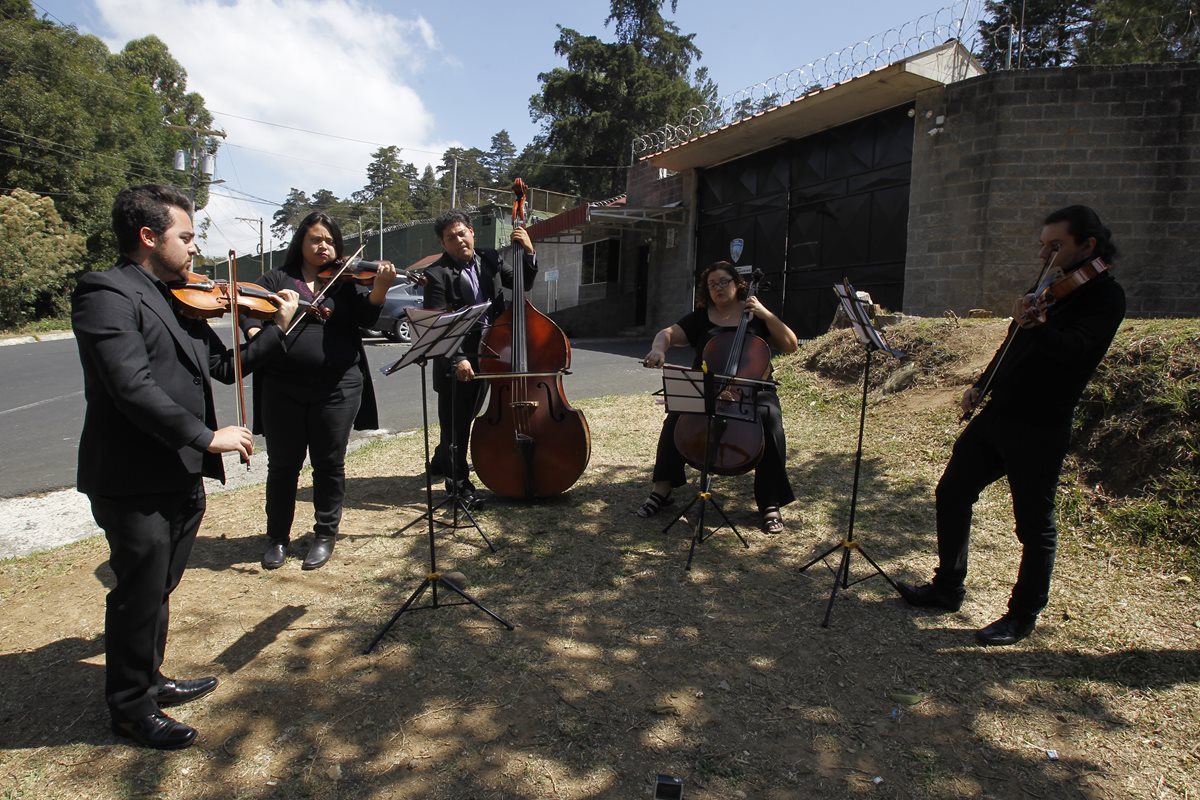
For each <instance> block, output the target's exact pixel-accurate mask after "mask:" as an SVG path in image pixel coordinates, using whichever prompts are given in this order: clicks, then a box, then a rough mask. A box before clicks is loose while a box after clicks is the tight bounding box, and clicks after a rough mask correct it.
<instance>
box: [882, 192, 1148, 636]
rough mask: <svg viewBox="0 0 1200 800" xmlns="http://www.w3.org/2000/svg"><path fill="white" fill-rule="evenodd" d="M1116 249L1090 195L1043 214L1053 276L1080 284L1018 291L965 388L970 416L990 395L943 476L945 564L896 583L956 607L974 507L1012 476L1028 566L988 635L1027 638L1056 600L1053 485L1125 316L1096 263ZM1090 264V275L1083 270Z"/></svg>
mask: <svg viewBox="0 0 1200 800" xmlns="http://www.w3.org/2000/svg"><path fill="white" fill-rule="evenodd" d="M1116 254H1117V248H1116V246H1115V245H1114V244H1113V242H1112V239H1111V234H1110V233H1109V230H1108V228H1106V227H1105V226H1104V225H1103V224H1102V223H1101V222H1100V218H1099V216H1097V214H1096V212H1095V211H1093V210H1092V209H1090V208H1088V207H1087V206H1080V205H1075V206H1069V207H1067V208H1064V209H1061V210H1059V211H1055V212H1054V213H1053V214H1050V215H1049V216H1048V217H1046V219H1045V222H1044V223H1043V227H1042V235H1041V253H1040V256H1041V258H1042V259H1043V264H1044V268H1043V272H1047V273H1050V274H1051V275H1053V274H1054V273H1055V272H1061V273H1062V277H1061V281H1063V283H1059V284H1056V287H1057V286H1063V285H1076V286H1077V288H1074V289H1073V290H1072V291H1070V293H1069V294H1067V295H1066V296H1064V297H1062V298H1061V299H1057V300H1056V301H1054V302H1053V303H1052V304H1050V305H1048V306H1047V300H1048V298H1049V297H1053V296H1054V295H1053V294H1048V295H1047V294H1043V295H1038V296H1035V295H1034V294H1032V293H1031V294H1026V295H1024V296H1023V297H1020V298H1019V299H1018V300H1017V301H1016V303H1015V305H1014V307H1013V323H1012V326H1011V327H1010V329H1009V338H1008V339H1006V340H1005V341H1006V346H1004V347H1002V348H1001V349H1000V350H999V351H998V352H997V354H996V356H995V357H993V358H992V362H991V364H990V365H989V366H988V368H987V369H986V370H985V371H984V373H983V375H982V376H981V377H980V379H979V381H977V382H976V383H975V384H974V385H973V386H970V387H968V388H967V389H966V390H965V391H964V392H963V396H962V409H963V417H964V419H966V418H967V417H969V416H970V415H971V413H972V412H973V411H974V410H975V409H976V408H977V407H979V405H980V403H981V402H982V401H983V400H984V395H985V394H988V393H989V390H990V399H989V400H988V402H987V404H986V405H984V406H983V407H982V409H981V410H980V411H979V414H978V415H977V416H975V418H974V419H972V420H971V422H970V424H968V425H967V427H966V429H965V430H963V432H962V435H961V436H959V438H958V441H957V442H955V444H954V450H953V452H952V454H951V456H950V461H949V463H947V464H946V469H945V472H943V473H942V478H941V480H940V481H939V482H938V485H937V491H936V509H937V511H936V515H937V544H938V567H937V569H936V570H935V572H934V577H933V581H932V582H931V583H927V584H923V585H920V586H913V585H911V584H907V583H901V584H899V588H900V593H901V594H902V595H903V596H904V599H905V600H907V601H908V603H909V604H910V605H914V606H921V607H926V608H935V609H940V610H943V611H957V610H958V608H959V606H960V605H962V601H963V597H964V595H965V593H966V590H965V588H964V583H965V581H966V577H967V545H968V542H969V539H970V533H971V508H972V506H973V505H974V504H975V501H976V500H978V499H979V494H980V492H982V491H983V489H984V487H986V486H988V485H989V484H991V483H994V482H995V481H997V480H999V479H1000V478H1002V477H1004V476H1007V477H1008V483H1009V487H1010V489H1011V491H1012V503H1013V516H1014V517H1015V519H1016V533H1017V539H1018V540H1019V541H1020V542H1021V548H1022V550H1021V566H1020V570H1019V571H1018V573H1017V582H1016V584H1015V585H1014V586H1013V590H1012V595H1011V597H1010V599H1009V601H1008V611H1007V612H1006V613H1005V614H1004V615H1003V616H1001V617H1000V618H999V619H998V620H996V621H995V622H993V623H992V624H990V625H988V626H987V627H985V628H982V629H981V630H978V631H976V633H975V638H976V640H977V641H978V642H979V643H980V644H984V645H1007V644H1013V643H1014V642H1018V641H1020V640H1021V639H1024V638H1025V637H1026V636H1028V635H1029V634H1030V633H1032V632H1033V629H1034V626H1035V625H1036V624H1037V617H1038V614H1039V612H1041V610H1042V609H1043V608H1044V607H1045V606H1046V603H1047V601H1048V598H1049V594H1050V575H1051V573H1052V572H1053V570H1054V555H1055V550H1056V547H1057V542H1058V532H1057V528H1056V527H1055V521H1054V494H1055V490H1056V489H1057V487H1058V476H1059V472H1060V471H1061V469H1062V463H1063V458H1064V457H1065V456H1066V453H1067V445H1068V443H1069V440H1070V436H1071V417H1072V415H1073V414H1074V411H1075V406H1076V405H1077V404H1078V403H1079V398H1080V397H1081V396H1082V394H1083V390H1084V387H1086V386H1087V382H1088V380H1089V379H1090V378H1091V376H1092V373H1093V372H1095V370H1096V367H1097V365H1098V364H1099V363H1100V360H1101V359H1102V358H1103V357H1104V354H1105V353H1106V352H1107V351H1108V346H1109V344H1110V343H1111V342H1112V339H1113V336H1114V335H1115V334H1116V332H1117V328H1118V326H1120V324H1121V320H1122V319H1123V318H1124V316H1125V293H1124V291H1123V290H1122V289H1121V287H1120V285H1119V284H1118V283H1117V282H1116V280H1114V279H1113V277H1112V273H1111V272H1108V271H1107V270H1106V269H1104V270H1098V267H1097V261H1096V260H1097V259H1099V263H1100V264H1102V265H1105V266H1106V265H1107V262H1109V261H1110V260H1111V259H1113V258H1114V257H1115V256H1116ZM1092 274H1095V277H1091V278H1089V279H1088V280H1086V282H1082V276H1085V275H1092ZM1045 283H1046V282H1045V281H1043V282H1039V286H1041V285H1045ZM1056 287H1051V288H1056Z"/></svg>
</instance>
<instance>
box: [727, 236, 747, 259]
mask: <svg viewBox="0 0 1200 800" xmlns="http://www.w3.org/2000/svg"><path fill="white" fill-rule="evenodd" d="M745 246H746V240H745V239H733V240H731V241H730V242H729V257H730V258H731V259H733V263H735V264H736V263H737V260H738V259H739V258H741V257H742V250H743V248H745Z"/></svg>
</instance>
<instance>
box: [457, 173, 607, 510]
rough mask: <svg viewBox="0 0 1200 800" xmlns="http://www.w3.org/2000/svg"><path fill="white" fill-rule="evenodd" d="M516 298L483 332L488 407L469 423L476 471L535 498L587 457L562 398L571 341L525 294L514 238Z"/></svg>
mask: <svg viewBox="0 0 1200 800" xmlns="http://www.w3.org/2000/svg"><path fill="white" fill-rule="evenodd" d="M526 190H527V187H526V186H525V182H524V181H523V180H521V179H520V178H517V179H516V181H514V183H513V194H514V195H515V196H516V199H515V200H514V202H513V213H512V222H513V227H514V228H515V227H517V226H519V225H520V226H523V225H524V223H525V193H526ZM508 258H509V263H510V264H511V265H513V302H512V305H511V306H509V307H508V308H506V309H505V310H504V312H503V313H501V314H500V316H499V317H498V318H497V319H496V321H495V322H494V323H492V325H491V327H490V328H489V329H488V330H487V331H486V332H485V333H484V336H483V340H482V343H481V345H480V353H481V354H487V355H481V356H480V359H479V367H480V373H482V374H480V375H478V376H477V378H483V379H486V380H489V381H490V382H491V389H492V391H491V393H490V397H489V400H488V407H487V410H486V411H485V412H484V413H483V414H481V415H480V416H478V417H476V419H475V422H474V425H473V427H472V429H471V458H472V461H473V463H474V465H475V474H477V475H478V476H479V479H480V480H481V481H483V483H484V485H485V486H487V487H488V488H489V489H491V490H492V491H493V492H495V493H496V494H497V495H500V496H501V497H511V498H514V499H522V500H532V499H535V498H541V497H553V496H554V495H558V494H561V493H563V492H565V491H567V490H568V489H570V488H571V487H572V486H574V485H575V482H576V481H577V480H579V476H580V475H582V474H583V471H584V469H585V468H586V467H587V464H588V460H589V459H590V458H591V452H592V439H591V433H590V431H589V430H588V425H587V420H586V419H584V416H583V414H582V413H581V412H580V411H578V410H576V409H574V408H572V407H571V404H570V403H569V402H567V396H566V393H565V392H564V390H563V381H562V376H563V374H564V373H565V372H566V371H567V370H568V369H569V368H570V366H571V343H570V341H569V340H568V339H567V337H566V335H565V334H564V333H563V332H562V329H560V328H559V327H558V326H557V325H555V324H554V321H553V320H551V319H550V317H548V316H546V315H545V314H543V313H542V312H541V311H538V310H537V309H536V308H535V307H534V305H533V303H531V302H530V301H529V299H528V298H527V297H526V294H525V289H526V287H525V269H524V251H523V250H522V248H521V247H520V246H519V245H514V246H513V247H512V248H511V249H510V250H509V253H508Z"/></svg>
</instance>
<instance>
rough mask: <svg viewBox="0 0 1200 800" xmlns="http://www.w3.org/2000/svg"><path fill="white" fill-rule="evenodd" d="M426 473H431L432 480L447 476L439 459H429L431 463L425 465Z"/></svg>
mask: <svg viewBox="0 0 1200 800" xmlns="http://www.w3.org/2000/svg"><path fill="white" fill-rule="evenodd" d="M425 471H426V472H428V473H429V477H431V478H440V477H442V476H443V475H445V474H446V469H445V467H443V466H442V464H441V462H440V461H438V460H437V458H431V459H429V461H428V462H427V463H426V464H425Z"/></svg>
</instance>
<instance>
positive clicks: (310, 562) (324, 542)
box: [300, 536, 334, 569]
mask: <svg viewBox="0 0 1200 800" xmlns="http://www.w3.org/2000/svg"><path fill="white" fill-rule="evenodd" d="M333 541H334V540H333V537H332V536H318V537H317V538H315V539H313V543H312V547H310V548H308V553H307V554H306V555H305V556H304V563H303V564H301V565H300V567H301V569H320V568H321V567H323V566H325V562H326V561H328V560H329V557H330V556H331V555H333Z"/></svg>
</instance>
